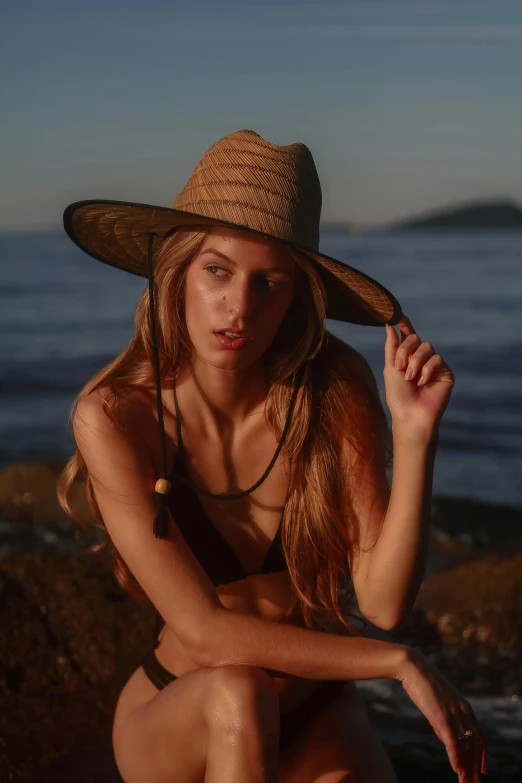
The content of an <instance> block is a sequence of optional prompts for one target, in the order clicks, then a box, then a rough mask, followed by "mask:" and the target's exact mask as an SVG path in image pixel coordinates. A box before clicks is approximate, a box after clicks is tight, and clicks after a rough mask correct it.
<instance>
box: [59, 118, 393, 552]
mask: <svg viewBox="0 0 522 783" xmlns="http://www.w3.org/2000/svg"><path fill="white" fill-rule="evenodd" d="M321 204H322V195H321V185H320V183H319V177H318V175H317V170H316V168H315V163H314V159H313V157H312V153H311V152H310V150H309V149H308V147H306V145H304V144H301V143H300V142H296V143H295V144H288V145H279V144H272V143H271V142H269V141H266V139H263V138H262V137H261V136H260V135H259V134H258V133H255V132H254V131H253V130H240V131H236V132H235V133H230V134H228V135H227V136H223V138H222V139H219V141H217V142H216V143H215V144H213V145H212V146H211V147H210V148H209V149H208V150H207V151H206V152H205V154H204V155H203V157H202V158H201V159H200V161H199V162H198V164H197V165H196V168H195V169H194V171H193V172H192V174H191V176H190V178H189V180H188V182H187V184H186V185H185V187H184V188H183V190H182V191H181V192H180V193H179V194H178V195H177V196H176V198H175V199H174V203H173V205H172V209H168V208H167V207H159V206H154V205H151V204H136V203H131V202H125V201H106V200H104V201H102V200H97V199H95V200H89V201H76V202H74V203H73V204H70V205H69V206H68V207H67V208H66V209H65V212H64V215H63V221H64V227H65V231H66V232H67V234H68V236H69V237H70V238H71V239H72V241H73V242H74V243H75V244H76V245H78V247H80V248H81V249H82V250H84V251H85V252H86V253H88V254H89V255H91V256H93V257H94V258H96V259H98V260H99V261H103V262H104V263H106V264H110V265H111V266H115V267H117V268H118V269H123V270H125V271H127V272H132V273H133V274H135V275H141V276H143V277H148V281H149V301H150V324H151V337H152V347H153V357H154V376H155V381H156V403H157V409H158V425H159V431H160V444H161V476H160V478H159V479H158V480H157V482H156V486H155V489H154V494H155V500H156V504H157V508H158V514H157V516H156V519H155V520H154V525H153V530H154V534H155V535H156V537H157V538H165V537H166V536H167V535H168V532H169V518H168V514H167V499H166V498H167V495H168V494H169V492H170V488H171V483H170V479H169V474H168V471H167V464H166V447H165V429H164V424H163V406H162V398H161V378H160V366H159V356H158V348H157V338H156V320H155V314H154V299H155V291H154V258H155V257H156V256H157V253H158V251H159V250H160V248H161V245H162V242H163V240H164V239H165V237H166V236H167V235H168V234H169V233H171V232H172V231H173V230H175V229H176V228H178V227H180V226H197V225H209V226H213V225H220V226H230V227H231V228H240V229H243V230H245V229H246V230H249V231H252V232H254V233H257V234H259V235H262V236H264V237H269V238H273V239H278V240H281V241H283V242H286V243H287V244H288V245H290V246H292V247H295V248H297V249H298V250H301V251H302V252H303V253H306V254H307V255H308V256H309V257H310V258H311V259H312V260H313V261H315V262H316V267H317V271H318V273H319V275H320V277H321V279H322V281H323V283H324V286H325V290H326V294H327V309H326V316H327V318H333V319H336V320H339V321H348V322H350V323H356V324H363V325H367V326H384V324H386V323H388V324H396V323H397V322H398V321H399V320H400V318H401V315H402V313H401V308H400V305H399V303H398V302H397V300H396V299H395V298H394V296H393V295H392V294H391V293H390V292H389V291H388V290H387V289H386V288H384V286H382V285H381V284H380V283H378V282H377V281H376V280H374V279H373V278H371V277H369V276H368V275H366V274H364V272H361V271H359V270H358V269H354V268H353V267H351V266H348V265H346V264H343V263H341V262H340V261H337V260H336V259H335V258H330V256H327V255H325V254H324V253H320V252H319V218H320V215H321ZM302 369H303V367H301V368H300V370H302ZM298 377H299V376H298V375H297V373H296V376H295V378H294V389H293V392H292V398H291V402H290V406H289V409H288V414H287V422H286V424H285V429H284V434H286V431H287V429H288V425H289V423H290V418H291V415H292V409H293V405H294V402H295V396H296V394H297V390H298V385H299V381H298ZM283 440H284V435H283V436H282V437H281V439H280V442H279V444H278V450H277V451H276V453H275V455H274V457H273V458H272V461H271V463H270V465H269V466H268V468H267V470H266V471H265V473H264V474H263V476H262V477H261V479H260V480H259V481H258V482H256V483H255V484H254V485H253V486H252V487H250V488H249V489H247V490H243V491H242V492H240V493H233V494H230V495H226V494H219V495H216V496H215V497H219V498H221V499H223V500H227V499H228V500H232V499H235V498H237V497H240V496H243V495H246V494H249V493H250V492H252V491H253V489H255V488H256V487H257V486H259V484H260V483H261V482H262V481H264V479H265V478H266V476H267V475H268V473H269V471H270V469H271V467H272V466H273V464H274V462H275V460H276V458H277V455H278V453H279V450H280V448H281V446H282V445H283ZM193 486H194V489H195V490H196V491H202V490H201V489H200V488H198V487H197V486H196V485H193ZM206 494H209V493H206Z"/></svg>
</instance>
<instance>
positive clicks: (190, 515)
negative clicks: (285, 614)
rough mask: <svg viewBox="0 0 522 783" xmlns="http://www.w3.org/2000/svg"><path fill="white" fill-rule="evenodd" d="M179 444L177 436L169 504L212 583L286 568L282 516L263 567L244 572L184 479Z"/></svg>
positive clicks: (181, 451)
mask: <svg viewBox="0 0 522 783" xmlns="http://www.w3.org/2000/svg"><path fill="white" fill-rule="evenodd" d="M180 443H181V441H180V440H179V439H178V450H177V452H176V457H175V460H174V467H173V471H172V475H171V478H170V480H171V482H172V489H171V491H170V493H169V501H168V504H169V508H170V510H171V513H172V516H173V517H174V519H175V521H176V524H177V525H178V527H179V529H180V530H181V532H182V534H183V537H184V539H185V541H186V542H187V544H188V545H189V547H190V548H191V550H192V551H193V553H194V554H195V556H196V557H197V559H198V560H199V562H200V563H201V565H202V566H203V568H204V569H205V571H206V572H207V575H208V577H209V579H210V580H211V582H212V584H213V585H214V586H215V587H217V586H218V585H224V584H228V583H229V582H236V581H238V580H239V579H244V578H245V577H247V576H250V575H252V574H270V573H272V572H274V571H284V570H286V569H287V564H286V559H285V556H284V554H283V549H282V545H281V520H282V515H281V519H280V520H279V527H278V529H277V534H276V536H275V538H274V540H273V541H272V544H271V545H270V548H269V550H268V552H267V554H266V556H265V559H264V561H263V564H262V566H261V568H260V569H259V570H258V571H248V572H247V571H245V569H244V568H243V566H242V565H241V563H240V562H239V559H238V557H237V555H236V554H235V553H234V550H233V549H232V547H231V546H230V544H229V543H228V541H227V540H226V539H225V537H224V536H223V535H222V534H221V533H220V532H219V530H218V529H217V528H216V527H215V526H214V525H213V524H212V522H211V521H210V519H209V518H208V516H207V515H206V513H205V511H204V510H203V507H202V505H201V503H200V501H199V498H198V496H197V492H195V491H194V490H193V489H192V488H191V487H190V486H189V485H188V484H186V483H185V482H184V481H183V480H182V479H183V478H188V473H187V468H186V464H185V460H184V458H183V449H180V447H179V444H180Z"/></svg>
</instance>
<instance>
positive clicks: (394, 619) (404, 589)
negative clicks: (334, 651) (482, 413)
mask: <svg viewBox="0 0 522 783" xmlns="http://www.w3.org/2000/svg"><path fill="white" fill-rule="evenodd" d="M392 433H393V478H392V486H391V492H390V493H389V498H388V496H387V495H388V493H386V490H385V481H384V480H381V481H380V482H378V480H377V477H375V476H373V477H372V478H371V477H369V476H368V477H367V479H366V481H365V482H362V483H361V485H360V488H359V498H360V497H361V496H363V491H362V489H361V486H366V487H372V488H373V492H369V493H367V494H366V498H367V501H366V503H364V502H360V503H359V506H358V508H359V514H358V516H359V520H360V522H361V521H362V527H363V530H364V537H363V538H362V540H361V551H360V552H359V553H358V555H357V556H356V557H353V558H352V578H353V583H354V589H355V593H356V596H357V600H358V603H359V609H360V611H361V612H362V614H363V615H364V616H365V617H366V618H367V619H368V620H370V621H371V622H372V623H374V625H377V626H378V627H379V628H383V629H385V630H392V629H393V628H395V627H396V626H397V625H398V623H399V622H400V620H401V619H402V617H403V616H404V615H405V614H406V612H408V611H409V609H410V608H411V606H412V605H413V603H414V602H415V598H416V596H417V593H418V590H419V587H420V585H421V582H422V579H423V576H424V572H425V568H426V558H427V555H428V543H429V525H430V518H431V495H432V484H433V468H434V464H435V454H436V450H437V443H438V435H437V433H434V434H433V435H432V437H431V438H429V439H428V438H427V439H412V438H410V437H409V436H408V435H406V434H405V433H403V432H402V431H401V430H400V429H394V428H393V425H392ZM380 467H381V471H384V467H383V466H380ZM374 469H375V468H374V466H369V471H368V472H370V471H371V470H374ZM379 485H380V487H381V496H380V497H377V502H376V500H375V499H376V491H377V490H376V489H375V487H378V486H379ZM371 501H373V502H371ZM386 507H387V510H386V511H385V513H384V519H383V518H382V514H383V509H386ZM365 514H366V516H365Z"/></svg>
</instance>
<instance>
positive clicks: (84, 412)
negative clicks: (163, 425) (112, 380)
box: [73, 385, 157, 446]
mask: <svg viewBox="0 0 522 783" xmlns="http://www.w3.org/2000/svg"><path fill="white" fill-rule="evenodd" d="M152 405H153V402H152V398H151V394H150V391H149V390H148V389H147V388H146V387H128V388H126V389H125V391H124V392H116V391H115V390H114V389H113V388H112V387H111V386H110V385H106V386H100V387H98V388H96V389H93V390H92V391H91V392H89V393H87V394H82V395H80V397H79V398H78V400H77V404H76V409H75V413H74V418H73V424H74V429H75V431H76V430H77V429H82V428H84V427H89V428H91V429H92V428H95V430H97V431H98V433H99V435H100V437H103V436H104V435H105V436H107V437H111V435H112V434H116V433H118V434H119V435H120V436H122V435H123V436H125V437H126V438H128V439H129V440H130V441H133V442H135V443H136V444H137V445H138V446H139V445H146V446H150V445H151V440H152V433H153V431H154V430H155V429H156V427H157V424H156V419H155V418H154V414H153V408H152Z"/></svg>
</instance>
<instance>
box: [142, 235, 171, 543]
mask: <svg viewBox="0 0 522 783" xmlns="http://www.w3.org/2000/svg"><path fill="white" fill-rule="evenodd" d="M154 236H156V235H155V234H153V233H150V232H149V235H148V250H147V258H148V264H149V315H150V334H151V338H152V356H153V360H154V377H155V381H156V405H157V408H158V424H159V433H160V447H161V475H160V477H159V479H158V480H157V481H156V485H155V487H154V502H155V504H156V509H157V513H156V518H155V519H154V524H153V527H152V529H153V532H154V535H155V536H156V538H167V536H168V534H169V529H170V521H169V513H168V509H167V496H168V494H169V492H170V487H171V483H170V481H169V480H168V478H167V448H166V444H165V425H164V422H163V400H162V397H161V377H160V362H159V353H158V341H157V337H156V318H155V311H154V270H153V266H152V243H153V241H154Z"/></svg>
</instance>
